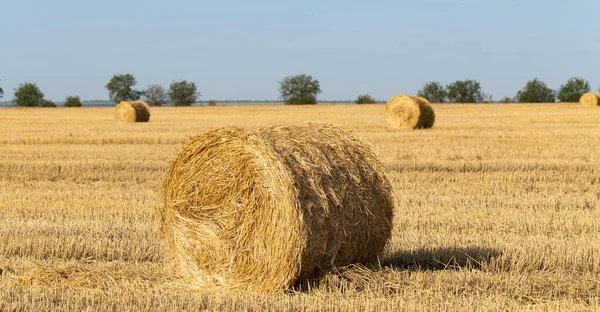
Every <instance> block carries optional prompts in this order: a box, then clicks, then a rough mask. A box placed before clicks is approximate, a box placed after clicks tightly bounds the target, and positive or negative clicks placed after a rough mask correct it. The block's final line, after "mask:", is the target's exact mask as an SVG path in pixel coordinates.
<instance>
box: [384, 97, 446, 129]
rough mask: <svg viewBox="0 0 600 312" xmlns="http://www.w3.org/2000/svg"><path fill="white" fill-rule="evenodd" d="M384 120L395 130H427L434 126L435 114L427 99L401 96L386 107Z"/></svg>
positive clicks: (394, 98) (393, 98)
mask: <svg viewBox="0 0 600 312" xmlns="http://www.w3.org/2000/svg"><path fill="white" fill-rule="evenodd" d="M384 120H385V122H386V124H387V125H388V126H389V127H390V128H393V129H426V128H431V127H432V126H433V123H434V122H435V113H434V111H433V107H432V106H431V104H430V103H429V101H427V100H426V99H425V98H421V97H415V96H409V95H403V94H399V95H396V96H394V97H392V98H391V99H390V100H389V101H388V102H387V104H386V105H385V115H384Z"/></svg>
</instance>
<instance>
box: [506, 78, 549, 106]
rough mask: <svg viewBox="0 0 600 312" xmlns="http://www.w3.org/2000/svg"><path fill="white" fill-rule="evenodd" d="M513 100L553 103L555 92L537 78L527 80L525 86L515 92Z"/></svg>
mask: <svg viewBox="0 0 600 312" xmlns="http://www.w3.org/2000/svg"><path fill="white" fill-rule="evenodd" d="M515 101H516V102H518V103H554V102H556V92H555V91H554V90H552V89H550V88H548V86H547V85H546V84H545V83H544V82H542V81H540V80H539V79H537V78H534V79H533V80H531V81H529V82H527V84H526V85H525V87H524V88H523V89H522V90H520V91H519V92H517V96H515Z"/></svg>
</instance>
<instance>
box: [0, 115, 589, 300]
mask: <svg viewBox="0 0 600 312" xmlns="http://www.w3.org/2000/svg"><path fill="white" fill-rule="evenodd" d="M433 106H434V108H435V110H436V115H437V120H436V127H435V128H433V129H430V130H427V131H406V132H393V131H388V130H386V128H385V125H383V124H382V122H381V118H382V114H383V109H384V107H383V106H382V105H366V106H361V105H349V106H340V105H335V106H320V105H317V106H311V107H272V106H271V107H269V106H264V107H257V106H254V107H204V108H193V107H192V108H167V107H165V108H155V109H154V110H153V116H152V118H153V122H151V123H136V124H133V125H130V126H128V127H114V119H112V109H110V108H86V109H81V108H75V109H69V108H65V109H62V108H61V109H50V108H49V109H12V108H11V109H0V151H1V152H0V198H1V199H2V200H0V271H1V273H0V310H2V311H4V310H8V311H11V310H22V311H29V310H51V309H55V310H75V311H78V310H94V311H96V310H110V311H114V310H122V311H128V310H129V311H133V310H136V311H139V310H171V311H181V310H199V309H204V310H249V311H256V310H292V311H315V310H316V311H318V310H323V311H324V310H347V311H361V310H373V311H375V310H377V311H397V310H430V311H439V310H474V309H477V310H542V311H547V310H555V311H564V310H598V309H600V295H599V294H600V166H599V163H600V149H599V148H597V146H600V110H598V109H597V108H585V107H581V106H578V105H562V104H553V105H453V104H447V105H438V104H434V105H433ZM306 120H313V121H325V122H333V123H337V124H341V125H343V126H345V127H346V128H348V129H350V130H352V131H354V132H355V133H356V134H357V136H359V137H360V138H362V139H364V140H366V141H367V142H369V143H371V144H372V145H373V148H374V150H375V152H376V153H377V154H378V155H379V156H380V160H381V161H382V164H383V166H384V167H385V168H386V171H388V172H389V176H388V178H389V179H390V182H391V183H392V185H393V187H394V189H395V191H396V196H395V201H396V206H397V207H398V211H396V214H395V219H394V229H393V233H392V239H391V241H390V244H389V245H388V248H387V249H386V250H385V252H384V259H383V261H382V263H381V269H379V270H375V271H373V270H366V269H364V268H361V267H352V268H347V269H345V270H342V271H340V272H338V273H336V274H329V275H327V276H325V277H323V278H322V279H320V280H317V281H314V283H312V284H310V285H308V286H310V287H309V289H307V290H304V291H301V292H294V293H290V294H280V295H263V296H258V295H228V294H210V293H208V292H203V291H198V290H193V289H190V288H188V287H187V286H186V285H184V284H182V283H180V282H179V280H178V279H177V278H176V277H175V276H173V275H171V274H170V273H169V272H168V271H166V270H165V267H166V266H165V263H164V261H165V259H164V258H163V256H162V255H163V246H162V244H161V239H160V235H159V232H158V229H157V226H158V217H157V216H156V215H155V214H154V210H155V209H156V208H157V207H158V205H160V203H161V197H160V191H161V183H162V177H163V173H164V171H165V169H166V168H167V166H168V161H169V160H170V159H171V158H173V157H174V156H175V154H176V153H177V151H178V149H180V148H181V147H182V145H183V144H184V143H185V142H186V141H187V139H188V138H189V137H190V136H191V135H193V134H196V133H198V132H203V131H206V130H209V129H212V128H215V127H221V126H226V125H240V126H252V125H255V124H260V123H268V124H282V123H299V122H302V121H306Z"/></svg>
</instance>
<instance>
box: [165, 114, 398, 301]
mask: <svg viewBox="0 0 600 312" xmlns="http://www.w3.org/2000/svg"><path fill="white" fill-rule="evenodd" d="M393 203H394V201H393V196H392V188H391V185H390V183H389V181H388V180H387V178H386V176H385V173H384V171H383V168H382V166H381V164H380V163H379V161H378V160H377V157H376V155H375V154H374V153H373V151H372V150H371V148H370V147H369V146H368V145H367V144H365V143H363V142H362V141H360V140H359V139H357V138H356V137H355V136H354V135H352V134H350V133H349V132H347V131H345V130H344V129H342V128H340V127H337V126H334V125H331V124H322V123H304V124H301V125H295V126H280V127H262V128H254V129H242V128H237V127H229V128H220V129H215V130H212V131H209V132H206V133H202V134H199V135H196V136H194V137H192V138H191V139H190V140H189V141H188V142H187V143H186V144H185V146H184V147H183V149H182V150H181V151H180V152H179V153H178V155H177V156H175V158H174V159H173V160H172V161H171V163H170V166H169V169H168V170H167V173H166V176H165V180H164V183H163V205H162V206H161V207H160V208H159V214H160V218H161V233H162V235H163V238H164V240H165V245H166V250H167V253H170V258H171V259H172V260H173V261H174V264H175V268H176V269H177V270H178V271H179V272H178V273H179V274H180V275H182V276H183V277H185V278H188V279H189V281H190V282H191V284H192V285H196V286H199V287H201V288H202V289H205V290H212V291H224V290H225V291H247V292H261V293H275V292H281V291H284V290H286V289H289V288H290V287H293V286H294V285H297V284H298V283H301V282H304V281H306V280H307V279H309V278H312V277H316V276H319V275H321V274H323V273H325V272H326V271H328V270H329V269H331V268H334V267H339V266H345V265H348V264H353V263H362V264H368V263H371V262H373V261H376V260H377V257H378V255H379V254H380V253H381V252H382V251H383V248H384V246H385V244H386V242H387V241H388V239H389V237H390V235H391V229H392V216H393Z"/></svg>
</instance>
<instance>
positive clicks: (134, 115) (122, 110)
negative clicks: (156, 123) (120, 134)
mask: <svg viewBox="0 0 600 312" xmlns="http://www.w3.org/2000/svg"><path fill="white" fill-rule="evenodd" d="M115 119H116V120H117V121H119V122H123V123H129V122H147V121H148V120H150V107H148V104H146V103H145V102H144V101H122V102H121V103H119V105H117V107H116V108H115Z"/></svg>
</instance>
